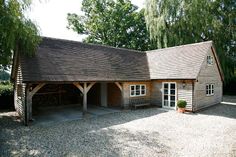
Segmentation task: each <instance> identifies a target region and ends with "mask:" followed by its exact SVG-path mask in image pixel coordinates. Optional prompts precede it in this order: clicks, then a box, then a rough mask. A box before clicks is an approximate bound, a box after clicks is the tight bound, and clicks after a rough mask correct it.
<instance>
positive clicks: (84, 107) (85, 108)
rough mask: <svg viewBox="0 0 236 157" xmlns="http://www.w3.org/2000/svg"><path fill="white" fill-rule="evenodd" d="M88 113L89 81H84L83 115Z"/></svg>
mask: <svg viewBox="0 0 236 157" xmlns="http://www.w3.org/2000/svg"><path fill="white" fill-rule="evenodd" d="M86 113H87V83H84V89H83V115H85V114H86Z"/></svg>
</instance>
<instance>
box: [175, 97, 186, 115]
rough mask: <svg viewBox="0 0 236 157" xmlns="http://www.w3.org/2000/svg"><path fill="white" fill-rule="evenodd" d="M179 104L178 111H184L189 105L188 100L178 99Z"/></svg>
mask: <svg viewBox="0 0 236 157" xmlns="http://www.w3.org/2000/svg"><path fill="white" fill-rule="evenodd" d="M177 106H178V112H180V113H184V112H185V107H186V106H187V102H186V101H185V100H178V102H177Z"/></svg>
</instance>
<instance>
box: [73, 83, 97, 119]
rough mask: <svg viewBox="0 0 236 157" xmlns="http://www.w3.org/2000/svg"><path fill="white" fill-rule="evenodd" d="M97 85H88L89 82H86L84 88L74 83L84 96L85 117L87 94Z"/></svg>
mask: <svg viewBox="0 0 236 157" xmlns="http://www.w3.org/2000/svg"><path fill="white" fill-rule="evenodd" d="M95 83H96V82H91V83H90V84H89V85H88V84H87V82H84V83H83V86H81V84H80V83H73V84H74V85H75V86H76V87H77V88H78V89H79V90H80V91H81V93H82V94H83V115H85V114H86V113H87V93H88V92H89V90H90V89H91V88H92V86H93V85H94V84H95Z"/></svg>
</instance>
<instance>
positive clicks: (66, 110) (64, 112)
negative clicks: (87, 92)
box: [32, 105, 121, 125]
mask: <svg viewBox="0 0 236 157" xmlns="http://www.w3.org/2000/svg"><path fill="white" fill-rule="evenodd" d="M120 111H121V110H119V109H112V108H107V107H101V106H95V105H88V112H87V113H86V115H83V112H82V107H81V106H79V105H67V106H59V107H50V108H40V109H38V112H37V114H35V115H34V119H33V120H34V123H32V124H33V125H38V124H42V125H47V124H51V123H60V122H63V121H71V120H78V119H82V118H88V117H96V116H100V115H105V114H111V113H115V112H120Z"/></svg>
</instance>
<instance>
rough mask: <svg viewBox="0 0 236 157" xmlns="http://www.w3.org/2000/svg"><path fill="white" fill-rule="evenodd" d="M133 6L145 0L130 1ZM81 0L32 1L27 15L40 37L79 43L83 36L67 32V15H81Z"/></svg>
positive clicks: (141, 3)
mask: <svg viewBox="0 0 236 157" xmlns="http://www.w3.org/2000/svg"><path fill="white" fill-rule="evenodd" d="M131 1H132V3H133V4H135V5H137V6H138V7H140V8H142V7H143V6H144V1H145V0H131ZM81 3H82V0H40V1H33V4H32V7H31V9H30V10H29V11H28V13H27V15H28V16H29V18H30V19H32V20H33V21H34V22H35V23H36V24H37V25H38V26H39V28H40V32H41V35H43V36H48V37H55V38H61V39H70V40H77V41H81V40H82V38H83V36H82V35H78V34H77V33H75V32H73V31H72V30H68V29H67V28H66V26H67V20H66V16H67V13H77V14H82V12H81V11H80V8H81Z"/></svg>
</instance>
